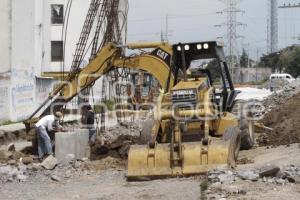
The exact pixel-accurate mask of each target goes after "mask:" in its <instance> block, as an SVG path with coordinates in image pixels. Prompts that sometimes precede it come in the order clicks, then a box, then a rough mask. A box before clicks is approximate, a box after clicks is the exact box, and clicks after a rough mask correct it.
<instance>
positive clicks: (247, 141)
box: [240, 119, 254, 150]
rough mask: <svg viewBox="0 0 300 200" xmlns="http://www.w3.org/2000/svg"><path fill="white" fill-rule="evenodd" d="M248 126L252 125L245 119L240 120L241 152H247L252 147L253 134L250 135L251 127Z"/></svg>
mask: <svg viewBox="0 0 300 200" xmlns="http://www.w3.org/2000/svg"><path fill="white" fill-rule="evenodd" d="M250 126H252V125H251V124H249V123H248V121H247V120H246V119H241V120H240V130H241V150H249V149H251V148H252V147H253V145H254V138H253V133H250V131H253V127H250Z"/></svg>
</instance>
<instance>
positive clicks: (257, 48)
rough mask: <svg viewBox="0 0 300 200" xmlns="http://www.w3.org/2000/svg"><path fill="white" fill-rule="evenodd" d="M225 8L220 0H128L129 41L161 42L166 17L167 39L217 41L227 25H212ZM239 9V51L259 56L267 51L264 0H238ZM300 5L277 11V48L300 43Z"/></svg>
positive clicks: (222, 18)
mask: <svg viewBox="0 0 300 200" xmlns="http://www.w3.org/2000/svg"><path fill="white" fill-rule="evenodd" d="M283 3H300V0H298V1H297V0H286V1H284V0H278V5H283ZM225 8H226V5H225V4H224V3H223V2H222V1H219V0H129V16H128V35H127V38H128V42H137V41H160V39H161V32H162V31H163V32H164V33H166V21H167V20H166V18H167V16H168V40H169V41H170V42H171V43H176V42H179V41H180V42H196V41H208V40H216V38H219V37H225V36H226V27H222V28H218V27H215V25H219V24H222V23H224V22H226V15H221V14H217V12H219V11H222V10H224V9H225ZM238 8H239V9H240V10H243V11H244V12H242V13H239V14H238V15H237V20H238V21H239V22H241V23H244V24H246V26H241V27H239V28H238V30H237V32H238V34H239V35H241V36H242V37H241V38H240V39H239V40H238V43H239V51H240V52H241V51H242V48H244V49H246V51H248V52H249V54H250V57H251V58H252V59H258V58H259V57H260V55H262V54H265V53H266V51H267V14H268V13H267V0H241V1H240V3H239V4H238ZM298 24H300V8H292V9H279V10H278V27H279V28H278V29H279V30H278V43H279V45H278V46H279V49H281V48H284V47H286V46H288V45H291V44H296V43H299V41H298V40H297V39H295V38H296V37H297V36H298V35H300V26H297V25H298Z"/></svg>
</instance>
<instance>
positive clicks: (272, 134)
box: [259, 94, 300, 146]
mask: <svg viewBox="0 0 300 200" xmlns="http://www.w3.org/2000/svg"><path fill="white" fill-rule="evenodd" d="M262 122H263V124H264V125H265V126H268V127H271V128H273V131H267V132H264V134H262V135H260V136H259V144H260V145H261V146H270V145H271V146H278V145H288V144H293V143H300V131H299V130H300V94H298V95H296V96H294V97H293V98H290V99H288V100H287V101H286V102H285V103H283V104H282V105H281V106H278V107H276V108H274V109H272V111H270V112H269V113H267V114H266V115H265V117H264V119H263V120H262Z"/></svg>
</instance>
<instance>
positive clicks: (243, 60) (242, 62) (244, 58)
mask: <svg viewBox="0 0 300 200" xmlns="http://www.w3.org/2000/svg"><path fill="white" fill-rule="evenodd" d="M248 60H249V56H248V54H247V53H246V50H245V49H243V53H242V56H241V58H240V65H241V67H245V68H246V67H248Z"/></svg>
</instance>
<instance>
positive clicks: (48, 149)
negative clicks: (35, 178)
mask: <svg viewBox="0 0 300 200" xmlns="http://www.w3.org/2000/svg"><path fill="white" fill-rule="evenodd" d="M36 133H37V138H38V153H39V158H43V157H44V156H45V155H50V154H53V152H52V145H51V139H50V137H49V135H48V133H47V130H46V128H45V127H44V126H39V127H36Z"/></svg>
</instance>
